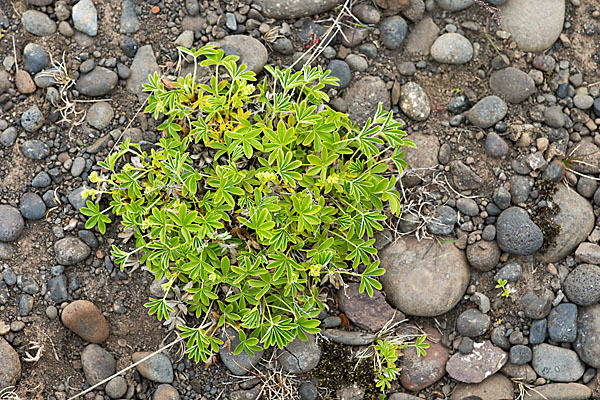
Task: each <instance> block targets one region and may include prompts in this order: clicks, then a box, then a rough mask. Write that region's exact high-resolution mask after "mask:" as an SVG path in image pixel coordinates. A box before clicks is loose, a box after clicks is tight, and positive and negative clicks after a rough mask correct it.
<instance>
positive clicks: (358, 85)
mask: <svg viewBox="0 0 600 400" xmlns="http://www.w3.org/2000/svg"><path fill="white" fill-rule="evenodd" d="M344 100H345V101H346V104H347V105H348V116H349V117H350V119H351V120H352V121H354V122H355V123H357V124H363V123H364V122H365V121H366V120H367V118H370V117H372V116H373V114H374V113H375V112H376V111H377V106H378V104H379V103H381V106H382V108H383V109H384V110H389V109H390V91H389V90H388V89H387V88H386V85H385V82H384V81H383V80H382V79H381V78H379V77H377V76H370V75H367V76H364V77H362V78H360V79H359V80H355V81H353V82H351V83H350V86H349V87H348V88H347V89H346V90H345V93H344Z"/></svg>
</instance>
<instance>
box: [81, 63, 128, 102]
mask: <svg viewBox="0 0 600 400" xmlns="http://www.w3.org/2000/svg"><path fill="white" fill-rule="evenodd" d="M117 83H119V77H118V76H117V74H116V73H115V72H114V71H112V70H110V69H107V68H104V67H96V68H94V69H93V70H92V72H90V73H87V74H82V75H81V76H80V77H79V79H77V84H76V85H75V88H76V89H77V90H78V91H79V93H81V94H83V95H85V96H89V97H98V96H104V95H106V94H108V93H110V91H111V90H112V89H113V88H114V87H115V86H117Z"/></svg>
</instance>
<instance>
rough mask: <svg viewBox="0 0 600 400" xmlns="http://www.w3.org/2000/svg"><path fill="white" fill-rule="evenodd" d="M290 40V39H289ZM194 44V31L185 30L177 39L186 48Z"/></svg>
mask: <svg viewBox="0 0 600 400" xmlns="http://www.w3.org/2000/svg"><path fill="white" fill-rule="evenodd" d="M288 40H289V39H288ZM193 44H194V32H193V31H183V32H181V34H180V35H179V36H177V39H175V45H177V46H183V47H185V48H186V49H189V48H190V47H192V45H193ZM273 46H275V44H273Z"/></svg>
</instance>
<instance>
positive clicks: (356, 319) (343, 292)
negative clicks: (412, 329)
mask: <svg viewBox="0 0 600 400" xmlns="http://www.w3.org/2000/svg"><path fill="white" fill-rule="evenodd" d="M359 286H360V285H359V284H358V283H351V284H349V285H348V287H347V288H345V289H340V290H339V291H338V301H339V304H340V309H341V310H342V311H343V312H344V314H345V315H346V317H348V318H349V319H350V321H352V322H353V323H354V324H356V325H357V326H359V327H360V328H363V329H366V330H368V331H371V332H377V331H379V330H381V329H382V328H383V327H384V326H385V325H386V324H387V323H388V322H390V321H395V322H400V321H402V320H403V319H404V314H402V313H401V312H400V311H398V310H395V309H394V308H392V306H390V305H389V304H388V303H387V302H386V301H385V297H384V296H383V294H381V292H380V291H379V290H373V297H369V295H368V294H367V293H366V291H365V292H363V293H359V292H358V289H359Z"/></svg>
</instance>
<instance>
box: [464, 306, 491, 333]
mask: <svg viewBox="0 0 600 400" xmlns="http://www.w3.org/2000/svg"><path fill="white" fill-rule="evenodd" d="M490 322H491V321H490V317H488V316H487V315H485V314H484V313H482V312H481V311H479V310H477V309H475V308H470V309H468V310H465V311H463V312H462V313H461V314H460V315H459V316H458V318H457V319H456V330H457V331H458V333H459V334H461V335H462V336H466V337H477V336H481V335H484V334H485V333H486V332H487V331H488V329H489V328H490Z"/></svg>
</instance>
